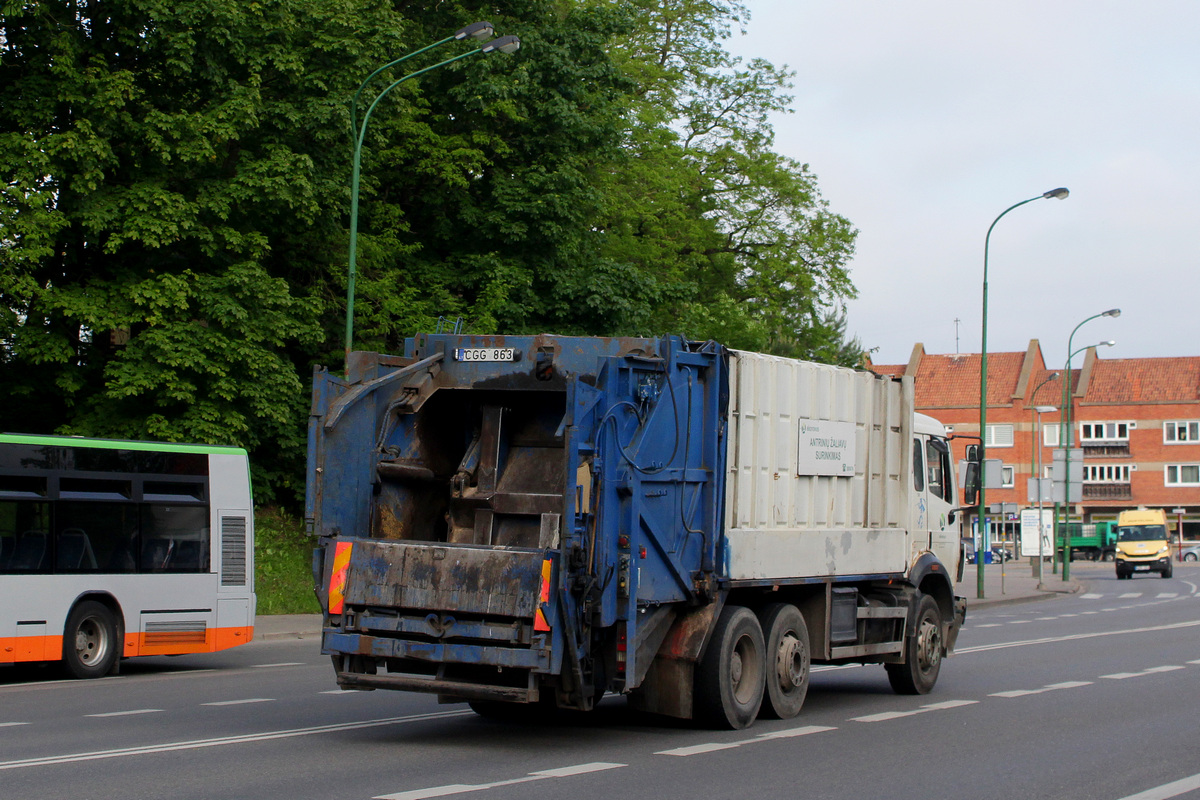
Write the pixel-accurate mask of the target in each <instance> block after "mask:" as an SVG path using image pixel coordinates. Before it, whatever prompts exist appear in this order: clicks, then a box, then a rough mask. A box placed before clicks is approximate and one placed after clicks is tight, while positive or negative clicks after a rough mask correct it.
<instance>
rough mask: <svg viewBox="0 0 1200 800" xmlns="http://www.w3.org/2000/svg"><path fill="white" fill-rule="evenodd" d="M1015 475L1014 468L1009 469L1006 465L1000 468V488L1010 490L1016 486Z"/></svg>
mask: <svg viewBox="0 0 1200 800" xmlns="http://www.w3.org/2000/svg"><path fill="white" fill-rule="evenodd" d="M1016 473H1017V471H1016V468H1015V467H1010V466H1009V465H1008V464H1005V465H1004V466H1002V467H1000V488H1001V489H1011V488H1013V487H1014V486H1016V485H1017V483H1016Z"/></svg>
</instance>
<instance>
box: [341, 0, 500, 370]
mask: <svg viewBox="0 0 1200 800" xmlns="http://www.w3.org/2000/svg"><path fill="white" fill-rule="evenodd" d="M492 33H493V29H492V25H491V23H490V22H476V23H473V24H471V25H468V26H467V27H465V28H461V29H460V30H458V31H456V32H455V33H454V34H453V35H451V36H447V37H446V38H445V39H442V40H441V41H438V42H434V43H433V44H431V45H428V46H426V47H423V48H421V49H420V50H414V51H413V52H411V53H409V54H408V55H405V56H401V57H400V58H397V59H396V60H394V61H390V62H388V63H387V64H384V65H383V66H382V67H380V68H379V69H377V70H375V71H374V72H372V73H371V74H370V75H368V76H367V78H366V80H364V81H363V82H362V85H360V86H359V87H358V91H357V92H355V93H354V97H353V99H352V100H351V101H350V125H351V129H352V130H351V133H352V134H353V136H354V165H353V169H352V171H351V173H350V253H349V259H348V261H349V266H348V274H347V278H346V360H345V370H346V373H347V374H349V371H350V347H351V343H352V342H353V340H354V280H355V276H356V274H357V272H358V269H357V259H358V188H359V177H360V174H361V164H362V148H363V141H364V140H365V139H366V135H367V123H368V122H370V121H371V113H372V112H373V111H375V108H376V106H378V105H379V101H380V100H382V99H383V98H384V97H385V96H386V95H387V94H388V92H390V91H392V89H395V88H396V87H397V86H399V85H400V84H402V83H404V82H405V81H407V80H410V79H412V78H415V77H417V76H418V75H424V74H425V73H426V72H431V71H433V70H435V69H438V68H439V67H444V66H446V65H447V64H453V63H454V62H455V61H461V60H462V59H464V58H469V57H470V56H473V55H478V54H480V53H483V54H484V55H486V54H488V53H496V52H499V53H513V52H516V50H517V49H518V48H520V46H521V40H520V39H518V38H517V37H516V36H501V37H500V38H498V39H492V40H491V41H490V42H488V43H487V44H485V45H483V46H482V47H478V48H476V49H474V50H468V51H467V52H465V53H460V54H459V55H456V56H454V57H453V58H448V59H446V60H445V61H440V62H438V63H437V64H434V65H432V66H429V67H425V68H424V69H419V70H417V71H415V72H410V73H409V74H407V75H405V76H403V77H401V78H399V79H397V80H395V81H393V82H392V83H391V84H390V85H389V86H388V87H387V88H386V89H384V90H383V91H382V92H380V93H379V94H378V95H376V97H375V99H374V100H372V101H371V104H370V105H369V106H367V110H366V112H365V113H364V114H363V118H362V123H361V124H360V123H359V122H358V102H359V99H360V98H361V96H362V93H363V90H365V89H366V88H367V84H369V83H370V82H371V81H372V79H374V78H375V77H376V76H378V75H379V74H380V73H382V72H383V71H385V70H387V69H389V68H391V67H393V66H395V65H396V64H399V63H401V62H403V61H407V60H408V59H410V58H412V57H413V56H416V55H420V54H421V53H425V52H428V51H429V50H432V49H433V48H435V47H440V46H441V45H443V44H446V43H447V42H453V41H459V40H462V39H465V38H467V37H468V36H469V37H472V38H475V39H480V40H482V39H486V38H488V37H489V36H491V35H492Z"/></svg>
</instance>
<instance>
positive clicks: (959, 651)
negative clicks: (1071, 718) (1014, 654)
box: [954, 620, 1200, 655]
mask: <svg viewBox="0 0 1200 800" xmlns="http://www.w3.org/2000/svg"><path fill="white" fill-rule="evenodd" d="M1198 625H1200V620H1190V621H1188V622H1174V623H1171V624H1169V625H1150V626H1147V627H1145V628H1129V629H1126V630H1120V631H1097V632H1095V633H1072V634H1069V635H1067V636H1045V637H1042V638H1040V639H1023V640H1021V641H1016V642H1000V643H998V644H984V645H979V646H978V647H964V648H955V649H954V653H955V655H966V654H968V653H986V652H988V651H990V650H1004V649H1005V648H1008V647H1029V646H1030V645H1035V644H1060V643H1062V642H1071V641H1078V640H1081V639H1097V638H1100V637H1102V636H1126V635H1128V634H1133V633H1156V632H1159V631H1176V630H1181V629H1183V628H1195V627H1196V626H1198Z"/></svg>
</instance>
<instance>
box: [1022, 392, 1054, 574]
mask: <svg viewBox="0 0 1200 800" xmlns="http://www.w3.org/2000/svg"><path fill="white" fill-rule="evenodd" d="M1058 376H1059V373H1057V372H1051V373H1050V374H1049V375H1047V376H1046V379H1045V380H1044V381H1042V382H1041V383H1039V384H1038V385H1037V386H1035V387H1034V388H1033V392H1032V393H1031V394H1030V395H1029V399H1030V400H1034V401H1036V400H1037V393H1038V390H1039V389H1041V388H1042V387H1043V386H1045V385H1046V384H1047V383H1049V382H1050V381H1054V380H1058ZM1056 410H1057V409H1056V408H1055V407H1054V406H1046V405H1041V406H1034V407H1033V412H1034V420H1033V428H1032V430H1031V431H1030V434H1031V436H1032V439H1033V452H1031V453H1030V454H1029V471H1030V473H1031V474H1032V475H1033V479H1034V481H1035V483H1034V486H1036V487H1037V489H1036V490H1035V491H1036V492H1037V513H1038V525H1037V535H1038V553H1037V559H1038V573H1037V574H1038V588H1039V589H1040V588H1041V585H1042V561H1043V559H1044V558H1045V548H1044V546H1043V538H1044V536H1045V533H1044V531H1043V527H1044V526H1043V525H1042V442H1041V429H1042V414H1044V413H1047V412H1050V411H1056Z"/></svg>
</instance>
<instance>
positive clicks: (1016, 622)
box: [1008, 619, 1033, 625]
mask: <svg viewBox="0 0 1200 800" xmlns="http://www.w3.org/2000/svg"><path fill="white" fill-rule="evenodd" d="M1027 622H1033V620H1031V619H1014V620H1013V621H1012V622H1010V623H1008V624H1009V625H1024V624H1025V623H1027Z"/></svg>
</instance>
